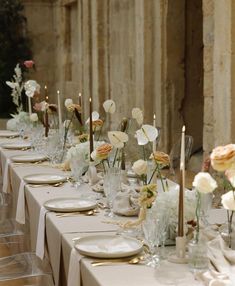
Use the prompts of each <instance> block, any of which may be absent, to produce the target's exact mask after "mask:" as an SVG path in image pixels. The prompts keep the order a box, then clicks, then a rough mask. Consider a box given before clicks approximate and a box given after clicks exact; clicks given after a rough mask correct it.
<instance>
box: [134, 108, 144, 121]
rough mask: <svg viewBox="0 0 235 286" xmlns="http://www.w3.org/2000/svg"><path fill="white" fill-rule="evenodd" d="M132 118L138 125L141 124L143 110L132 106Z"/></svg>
mask: <svg viewBox="0 0 235 286" xmlns="http://www.w3.org/2000/svg"><path fill="white" fill-rule="evenodd" d="M132 118H134V119H135V120H136V121H137V123H138V124H139V125H142V124H143V121H144V117H143V111H142V110H141V109H140V108H138V107H135V108H133V109H132Z"/></svg>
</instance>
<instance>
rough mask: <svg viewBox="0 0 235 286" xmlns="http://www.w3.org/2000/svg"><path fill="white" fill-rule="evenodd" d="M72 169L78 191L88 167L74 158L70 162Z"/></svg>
mask: <svg viewBox="0 0 235 286" xmlns="http://www.w3.org/2000/svg"><path fill="white" fill-rule="evenodd" d="M69 164H70V168H71V172H72V177H73V179H74V181H75V183H74V186H75V187H76V189H78V187H79V186H81V177H82V175H83V174H84V172H85V171H86V169H87V165H85V164H83V163H82V162H81V160H79V158H76V157H74V158H72V159H71V160H70V163H69Z"/></svg>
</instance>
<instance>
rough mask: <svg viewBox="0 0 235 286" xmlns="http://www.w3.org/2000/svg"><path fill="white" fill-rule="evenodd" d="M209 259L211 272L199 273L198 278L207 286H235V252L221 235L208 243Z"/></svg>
mask: <svg viewBox="0 0 235 286" xmlns="http://www.w3.org/2000/svg"><path fill="white" fill-rule="evenodd" d="M208 258H209V261H210V267H209V270H208V271H206V272H203V273H197V274H196V278H197V279H198V280H201V281H202V282H203V283H204V285H206V286H234V285H235V251H234V250H232V249H230V248H228V247H227V245H226V242H225V241H224V240H223V238H222V237H221V236H220V235H218V236H217V237H216V238H214V239H213V240H211V241H209V242H208Z"/></svg>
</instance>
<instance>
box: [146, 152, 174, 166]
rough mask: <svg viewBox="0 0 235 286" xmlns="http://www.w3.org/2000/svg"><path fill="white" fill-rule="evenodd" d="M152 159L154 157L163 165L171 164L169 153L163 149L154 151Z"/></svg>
mask: <svg viewBox="0 0 235 286" xmlns="http://www.w3.org/2000/svg"><path fill="white" fill-rule="evenodd" d="M150 159H153V160H154V161H155V162H156V163H158V164H160V165H163V166H168V165H170V157H169V155H168V154H166V153H164V152H161V151H156V152H154V153H152V155H151V156H150Z"/></svg>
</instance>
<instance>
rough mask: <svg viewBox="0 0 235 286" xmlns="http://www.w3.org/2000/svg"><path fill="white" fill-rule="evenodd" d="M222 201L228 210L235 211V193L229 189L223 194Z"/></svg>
mask: <svg viewBox="0 0 235 286" xmlns="http://www.w3.org/2000/svg"><path fill="white" fill-rule="evenodd" d="M221 203H222V205H223V207H224V208H225V209H226V210H230V211H235V193H234V191H229V192H227V193H226V194H224V195H222V196H221Z"/></svg>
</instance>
